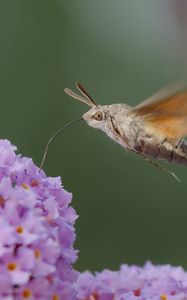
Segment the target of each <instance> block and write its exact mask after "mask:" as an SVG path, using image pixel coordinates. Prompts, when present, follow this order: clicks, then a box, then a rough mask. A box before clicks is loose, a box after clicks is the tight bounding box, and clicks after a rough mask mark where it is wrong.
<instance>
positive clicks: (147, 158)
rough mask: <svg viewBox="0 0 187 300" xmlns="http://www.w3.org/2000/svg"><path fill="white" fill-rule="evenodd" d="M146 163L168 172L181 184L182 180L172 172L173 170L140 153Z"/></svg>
mask: <svg viewBox="0 0 187 300" xmlns="http://www.w3.org/2000/svg"><path fill="white" fill-rule="evenodd" d="M139 154H140V155H141V156H142V157H143V158H144V159H145V160H146V161H148V162H150V163H151V164H152V165H153V166H155V167H157V168H159V169H160V170H161V171H163V172H167V173H169V174H170V175H172V176H173V177H174V178H175V179H176V180H177V181H179V182H181V180H180V179H179V178H178V177H177V176H176V175H175V173H174V172H172V171H171V170H169V169H167V168H165V167H163V166H161V165H160V164H158V163H157V162H155V161H154V160H152V159H150V158H149V157H147V156H145V155H144V154H143V153H139Z"/></svg>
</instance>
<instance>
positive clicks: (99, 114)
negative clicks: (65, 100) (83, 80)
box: [64, 82, 107, 128]
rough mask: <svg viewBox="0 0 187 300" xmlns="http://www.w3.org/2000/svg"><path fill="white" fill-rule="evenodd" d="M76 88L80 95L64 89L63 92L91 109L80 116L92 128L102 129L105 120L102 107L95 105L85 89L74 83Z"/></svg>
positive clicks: (105, 115) (105, 116)
mask: <svg viewBox="0 0 187 300" xmlns="http://www.w3.org/2000/svg"><path fill="white" fill-rule="evenodd" d="M76 87H77V89H78V91H79V92H80V93H81V95H78V94H77V93H75V92H73V91H72V90H70V89H68V88H65V89H64V91H65V93H66V94H68V95H69V96H71V97H72V98H74V99H76V100H78V101H80V102H83V103H85V104H87V105H88V106H90V107H91V109H90V110H89V111H88V112H86V113H85V114H84V115H83V116H82V118H83V119H84V120H85V121H86V122H87V123H88V125H90V126H92V127H94V128H102V126H103V122H104V121H105V120H106V118H107V113H106V112H105V109H104V106H101V105H96V103H95V100H94V99H93V98H92V97H91V96H90V95H89V94H88V92H87V91H86V89H85V88H84V87H83V86H82V85H81V84H80V83H79V82H77V83H76Z"/></svg>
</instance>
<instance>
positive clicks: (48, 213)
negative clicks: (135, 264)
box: [0, 140, 77, 300]
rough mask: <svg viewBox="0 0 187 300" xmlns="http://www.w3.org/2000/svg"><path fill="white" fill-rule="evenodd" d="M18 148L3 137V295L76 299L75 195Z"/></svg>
mask: <svg viewBox="0 0 187 300" xmlns="http://www.w3.org/2000/svg"><path fill="white" fill-rule="evenodd" d="M15 150H16V148H15V147H14V146H12V145H11V144H10V142H9V141H7V140H0V299H2V300H3V299H4V300H13V299H40V300H42V299H43V300H46V299H51V300H60V299H63V300H71V299H75V298H74V290H73V286H72V282H73V281H75V279H76V278H77V272H76V271H74V269H73V268H72V264H73V263H74V262H75V260H76V258H77V252H76V250H74V248H73V243H74V240H75V231H74V227H73V225H74V222H75V220H76V218H77V215H76V213H75V211H74V209H73V208H72V207H70V206H69V204H70V202H71V198H72V195H71V194H70V193H68V192H66V191H65V190H64V189H63V188H62V185H61V180H60V178H50V177H46V175H45V174H44V172H43V171H41V172H39V168H38V167H36V166H35V165H34V164H33V162H32V160H31V159H29V158H24V157H21V156H20V155H16V154H15Z"/></svg>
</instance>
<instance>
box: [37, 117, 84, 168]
mask: <svg viewBox="0 0 187 300" xmlns="http://www.w3.org/2000/svg"><path fill="white" fill-rule="evenodd" d="M81 120H83V118H82V117H81V118H78V119H75V120H73V121H71V122H69V123H67V124H66V125H64V126H63V127H61V128H60V129H58V130H57V131H56V132H55V133H53V135H52V136H51V137H50V139H49V140H48V142H47V144H46V146H45V150H44V154H43V158H42V161H41V164H40V170H39V172H40V171H41V170H42V168H43V165H44V162H45V159H46V156H47V152H48V149H49V145H50V143H51V142H52V141H53V139H54V138H55V137H56V136H57V135H58V134H59V133H61V132H62V131H63V130H64V129H66V128H67V127H69V126H71V125H72V124H74V123H76V122H78V121H81Z"/></svg>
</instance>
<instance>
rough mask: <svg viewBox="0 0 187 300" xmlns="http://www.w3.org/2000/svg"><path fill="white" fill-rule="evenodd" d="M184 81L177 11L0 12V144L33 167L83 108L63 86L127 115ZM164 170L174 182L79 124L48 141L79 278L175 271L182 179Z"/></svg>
mask: <svg viewBox="0 0 187 300" xmlns="http://www.w3.org/2000/svg"><path fill="white" fill-rule="evenodd" d="M186 77H187V2H186V1H185V0H164V1H163V0H157V1H155V0H115V1H114V0H113V1H110V0H94V1H88V0H74V1H73V0H63V1H62V0H61V1H60V0H59V1H58V0H51V1H50V0H43V1H42V0H32V1H31V0H30V1H29V0H12V1H11V0H4V1H1V2H0V99H1V100H0V101H1V117H0V128H1V129H0V135H1V138H8V139H10V140H11V141H12V142H13V143H14V144H16V145H17V147H18V151H19V152H20V153H22V154H23V155H26V156H29V157H33V159H34V161H35V163H37V164H40V161H41V158H42V155H43V149H44V145H45V143H46V141H47V140H48V138H49V136H50V135H51V134H52V133H53V132H54V131H55V130H56V129H58V128H59V127H60V126H61V125H63V124H65V123H66V122H69V121H71V120H73V119H74V118H76V117H79V116H81V115H82V114H83V113H84V112H86V111H87V109H88V107H86V105H83V104H80V103H78V102H76V101H75V100H73V99H71V98H69V97H68V96H67V95H65V94H64V91H63V89H64V87H66V86H67V87H70V88H74V82H75V81H76V80H79V81H80V82H82V83H83V84H84V85H85V87H86V88H87V89H88V91H89V93H90V94H91V95H92V96H93V97H94V98H95V99H96V101H97V103H100V104H111V103H117V102H126V103H128V104H130V105H135V104H137V103H138V102H140V101H142V100H143V99H144V98H146V97H148V96H150V95H151V94H152V93H153V92H155V91H156V90H158V89H160V88H161V87H163V86H165V85H167V84H169V83H172V82H175V81H178V80H180V79H181V78H186ZM163 165H166V166H167V164H164V163H163ZM169 167H170V168H172V169H173V170H174V171H175V172H176V174H177V175H178V176H179V177H180V178H181V179H182V182H181V183H178V182H177V181H175V180H174V179H173V178H172V177H171V176H170V175H168V174H167V173H162V172H160V171H159V170H158V169H156V168H154V167H152V166H151V165H149V164H148V163H147V162H145V161H143V160H142V159H141V158H140V157H136V156H135V155H133V154H131V153H128V154H127V155H126V153H125V151H124V150H123V149H122V148H121V147H120V146H119V145H117V144H115V143H114V142H111V141H110V140H109V139H108V138H107V137H106V136H105V135H104V134H103V133H101V132H99V131H97V130H94V129H92V128H89V127H88V126H87V125H86V124H84V123H80V124H77V125H76V126H74V127H72V128H69V129H67V130H66V132H64V134H63V135H62V136H59V137H58V138H57V139H56V140H55V141H54V143H53V144H52V145H51V147H50V150H49V154H48V158H47V161H46V164H45V166H44V169H45V171H46V172H47V174H48V175H49V176H59V175H60V176H61V177H62V180H63V184H64V186H65V188H66V189H67V190H69V191H72V193H73V195H74V198H73V206H74V207H75V208H76V210H77V212H78V214H79V215H80V217H79V219H78V221H77V225H76V229H77V241H76V247H77V248H78V249H79V250H80V253H79V260H78V262H77V264H76V267H77V268H78V269H79V270H84V269H90V270H101V269H103V268H112V269H116V268H118V267H119V265H120V264H121V263H129V264H143V263H144V262H145V261H146V260H152V261H153V262H154V263H171V264H176V265H182V266H184V267H185V268H187V168H185V167H182V166H175V165H170V166H169Z"/></svg>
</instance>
